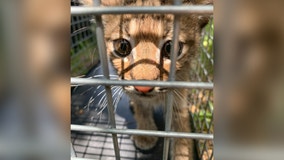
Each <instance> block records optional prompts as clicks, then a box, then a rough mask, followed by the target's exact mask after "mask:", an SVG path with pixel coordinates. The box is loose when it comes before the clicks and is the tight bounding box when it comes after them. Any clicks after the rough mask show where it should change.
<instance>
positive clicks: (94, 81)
mask: <svg viewBox="0 0 284 160" xmlns="http://www.w3.org/2000/svg"><path fill="white" fill-rule="evenodd" d="M71 4H72V5H73V6H72V7H71V75H72V77H71V85H72V89H71V90H72V92H71V93H72V99H71V100H72V103H71V107H72V108H71V114H72V116H71V151H72V152H71V159H74V160H75V159H125V160H126V159H129V160H130V159H151V160H152V159H153V160H154V159H162V158H163V159H167V156H165V155H167V153H164V152H167V151H168V150H167V149H165V148H169V144H167V143H168V142H169V138H174V137H186V138H193V139H195V140H196V141H195V142H196V148H197V152H198V157H199V159H202V160H213V159H214V155H213V110H214V107H213V83H212V81H213V65H214V61H213V58H214V55H213V47H212V46H213V27H214V26H213V20H210V22H209V24H208V25H207V26H206V27H205V28H204V30H203V32H202V39H201V43H200V44H201V46H200V54H199V56H198V57H196V59H195V60H194V61H193V63H192V66H191V69H190V75H191V82H176V81H166V82H155V81H149V82H145V81H123V80H116V79H113V77H112V76H114V75H113V69H112V68H111V65H109V62H107V57H105V55H103V53H101V52H102V50H104V49H105V48H99V47H100V46H104V45H102V43H104V40H103V38H102V37H103V32H101V31H102V30H101V29H102V22H101V20H100V19H96V22H95V21H94V15H101V14H105V13H108V14H117V13H120V14H122V13H126V12H127V13H132V14H135V13H149V12H151V13H168V12H171V13H173V14H175V13H179V14H180V13H184V14H191V13H201V14H202V13H207V14H208V13H209V14H212V12H213V7H212V6H175V7H176V8H173V6H167V7H166V8H162V9H161V8H159V7H156V8H155V7H148V8H147V7H146V8H141V9H138V10H137V8H135V9H133V8H131V7H129V8H124V9H123V10H118V9H119V8H118V9H117V8H100V9H98V7H97V8H96V7H93V8H88V9H87V8H85V7H78V6H76V5H78V4H75V3H71ZM75 6H76V7H75ZM135 84H136V85H137V84H139V85H152V86H155V85H160V86H171V87H186V88H188V89H189V91H190V94H189V95H188V105H189V108H190V111H191V117H192V120H193V128H194V133H177V132H173V131H166V132H165V131H162V130H161V131H144V130H137V129H135V127H136V124H135V120H134V119H133V116H132V113H131V110H130V109H129V108H130V107H129V104H128V101H129V99H128V97H127V96H125V94H123V93H121V90H120V89H119V87H121V86H122V85H135ZM161 113H162V112H161V111H159V110H158V111H156V112H155V115H154V116H155V117H156V118H157V117H158V118H157V123H160V124H159V125H162V126H165V125H168V124H164V123H165V122H164V119H167V118H168V117H167V116H168V115H165V116H166V117H164V116H163V115H161ZM155 120H156V119H155ZM166 123H167V122H166ZM159 125H158V126H159ZM131 135H152V136H159V137H169V138H165V142H164V141H163V140H162V142H161V143H158V147H155V148H156V149H155V151H153V152H152V153H150V154H149V153H148V154H145V153H142V152H140V151H138V150H137V149H136V148H135V146H134V144H133V142H132V140H131ZM167 141H168V142H167ZM163 145H165V146H164V147H163Z"/></svg>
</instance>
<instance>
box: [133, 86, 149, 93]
mask: <svg viewBox="0 0 284 160" xmlns="http://www.w3.org/2000/svg"><path fill="white" fill-rule="evenodd" d="M134 88H135V89H136V91H138V92H142V93H148V92H151V91H152V90H153V89H154V87H146V86H134Z"/></svg>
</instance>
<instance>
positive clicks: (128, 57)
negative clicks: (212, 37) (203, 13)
mask: <svg viewBox="0 0 284 160" xmlns="http://www.w3.org/2000/svg"><path fill="white" fill-rule="evenodd" d="M110 3H112V4H110ZM103 4H105V5H118V4H123V3H119V1H112V2H109V1H105V2H104V1H103ZM160 4H161V3H160V2H159V1H150V0H149V1H147V0H145V1H143V2H142V1H138V0H137V1H131V2H129V4H127V5H138V6H141V5H142V6H143V5H146V6H149V5H152V6H157V5H160ZM173 19H174V16H173V15H170V14H167V15H162V14H138V15H130V14H125V15H103V23H104V29H105V40H106V46H107V53H108V54H109V57H110V59H111V62H112V63H113V65H114V67H115V69H116V70H117V73H118V75H119V77H120V78H121V79H124V80H157V81H166V80H168V75H169V72H170V65H171V60H170V50H171V47H172V45H173V44H172V37H173ZM201 23H202V19H201V18H200V16H197V15H192V14H191V15H182V16H181V17H180V34H179V48H178V52H177V53H175V54H177V62H176V80H178V81H187V80H188V77H189V75H188V74H189V63H190V60H191V59H192V57H193V56H194V55H196V52H197V48H198V46H199V37H200V31H201V25H202V24H201ZM124 89H125V90H126V92H127V93H129V94H130V95H134V96H136V97H140V98H141V97H142V98H145V99H153V98H155V97H157V96H158V95H159V94H161V93H165V92H166V91H167V88H161V87H142V86H125V87H124Z"/></svg>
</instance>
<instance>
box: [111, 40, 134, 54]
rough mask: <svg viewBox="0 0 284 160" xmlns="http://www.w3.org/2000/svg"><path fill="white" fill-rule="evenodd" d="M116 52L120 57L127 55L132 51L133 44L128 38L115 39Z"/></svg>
mask: <svg viewBox="0 0 284 160" xmlns="http://www.w3.org/2000/svg"><path fill="white" fill-rule="evenodd" d="M113 46H114V52H115V54H116V55H117V56H119V57H126V56H128V55H129V54H130V52H131V45H130V43H129V41H128V40H126V39H123V38H121V39H116V40H114V41H113Z"/></svg>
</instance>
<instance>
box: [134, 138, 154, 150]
mask: <svg viewBox="0 0 284 160" xmlns="http://www.w3.org/2000/svg"><path fill="white" fill-rule="evenodd" d="M158 140H159V138H158V137H152V136H133V141H134V145H135V147H136V148H137V149H138V150H140V151H141V152H143V153H149V152H150V151H151V150H153V149H154V147H155V146H156V145H157V142H158Z"/></svg>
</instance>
